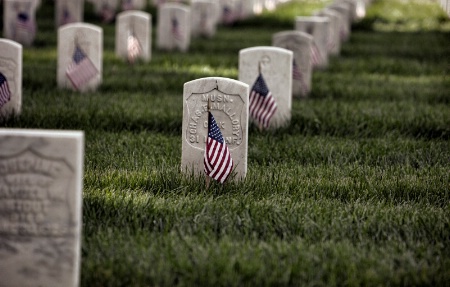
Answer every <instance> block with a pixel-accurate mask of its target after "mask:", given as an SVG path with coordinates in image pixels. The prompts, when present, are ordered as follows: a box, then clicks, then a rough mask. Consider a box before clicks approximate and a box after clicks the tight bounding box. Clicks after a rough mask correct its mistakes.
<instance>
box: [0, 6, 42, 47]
mask: <svg viewBox="0 0 450 287" xmlns="http://www.w3.org/2000/svg"><path fill="white" fill-rule="evenodd" d="M3 14H4V17H3V31H4V32H3V35H4V37H5V38H7V39H10V40H13V41H16V42H18V43H20V44H22V45H25V46H30V45H31V44H32V43H33V41H34V38H35V36H36V30H37V25H36V3H35V1H34V0H5V3H4V10H3Z"/></svg>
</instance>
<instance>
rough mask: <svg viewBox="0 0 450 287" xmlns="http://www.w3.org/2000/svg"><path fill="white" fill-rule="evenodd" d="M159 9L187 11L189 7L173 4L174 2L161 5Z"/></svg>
mask: <svg viewBox="0 0 450 287" xmlns="http://www.w3.org/2000/svg"><path fill="white" fill-rule="evenodd" d="M159 7H160V9H161V10H165V9H179V10H184V11H188V10H189V9H190V8H189V6H188V5H186V4H182V3H174V2H169V3H163V4H161V6H159Z"/></svg>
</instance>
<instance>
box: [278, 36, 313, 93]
mask: <svg viewBox="0 0 450 287" xmlns="http://www.w3.org/2000/svg"><path fill="white" fill-rule="evenodd" d="M312 44H313V37H312V36H311V35H309V34H307V33H305V32H300V31H282V32H278V33H275V34H274V35H273V36H272V45H273V46H275V47H280V48H284V49H287V50H290V51H292V52H293V53H294V60H293V63H292V64H293V67H292V75H293V78H292V94H293V95H294V96H299V97H306V96H307V95H308V94H309V92H310V91H311V79H312V62H311V55H312V53H311V52H312Z"/></svg>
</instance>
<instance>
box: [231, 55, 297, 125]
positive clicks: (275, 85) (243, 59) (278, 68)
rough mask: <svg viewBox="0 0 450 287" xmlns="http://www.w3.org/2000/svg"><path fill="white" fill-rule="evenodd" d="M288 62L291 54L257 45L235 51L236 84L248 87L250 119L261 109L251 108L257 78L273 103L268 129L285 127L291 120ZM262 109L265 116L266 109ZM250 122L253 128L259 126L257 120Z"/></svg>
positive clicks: (290, 65)
mask: <svg viewBox="0 0 450 287" xmlns="http://www.w3.org/2000/svg"><path fill="white" fill-rule="evenodd" d="M292 62H293V53H292V52H291V51H289V50H286V49H282V48H276V47H264V46H261V47H252V48H247V49H243V50H241V51H240V52H239V81H241V82H244V83H246V84H248V85H249V87H250V117H251V118H252V115H253V116H255V115H261V114H260V113H259V111H260V110H261V109H258V108H257V107H255V108H253V106H252V95H251V93H252V92H253V90H254V89H253V87H254V85H255V83H256V81H257V79H258V81H264V82H265V84H266V86H267V90H268V91H270V93H271V95H272V96H273V98H274V100H275V103H276V106H277V109H276V111H275V113H274V114H273V116H272V117H271V118H270V121H269V128H278V127H282V126H286V125H287V124H288V123H289V121H290V119H291V109H292ZM259 76H261V77H262V79H260V78H259ZM255 100H256V99H255ZM262 110H263V111H264V110H265V111H266V113H269V109H262ZM252 122H254V123H255V124H256V125H257V126H259V125H260V124H259V123H260V121H258V120H255V119H254V118H252Z"/></svg>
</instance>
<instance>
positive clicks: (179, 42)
mask: <svg viewBox="0 0 450 287" xmlns="http://www.w3.org/2000/svg"><path fill="white" fill-rule="evenodd" d="M157 26H158V27H157V45H158V48H159V49H162V50H180V51H182V52H186V51H187V50H188V49H189V45H190V43H191V9H190V8H189V7H188V6H186V5H184V4H178V3H167V4H162V5H160V6H159V14H158V24H157Z"/></svg>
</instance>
